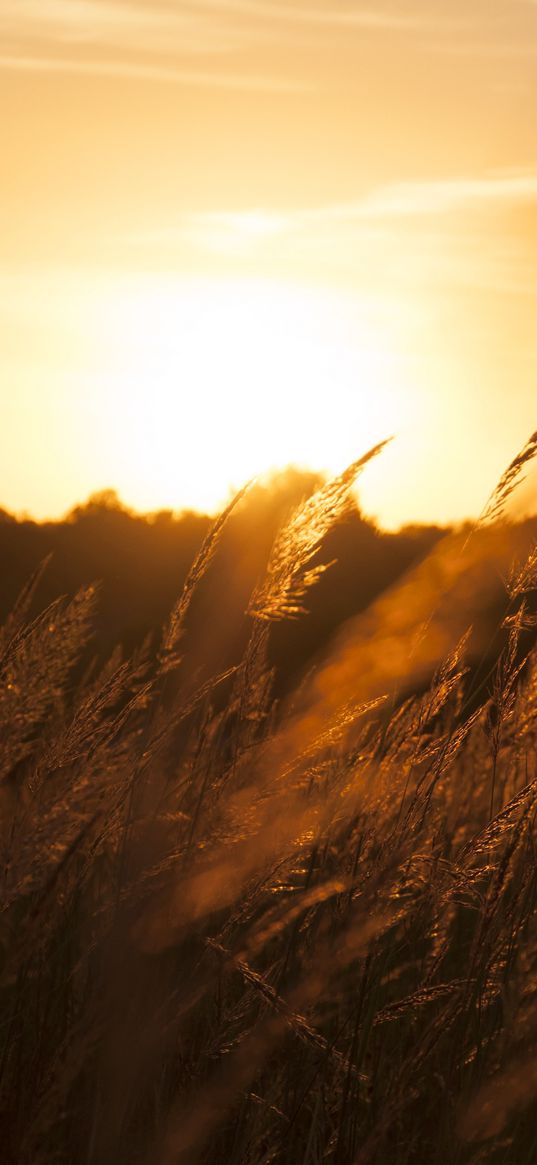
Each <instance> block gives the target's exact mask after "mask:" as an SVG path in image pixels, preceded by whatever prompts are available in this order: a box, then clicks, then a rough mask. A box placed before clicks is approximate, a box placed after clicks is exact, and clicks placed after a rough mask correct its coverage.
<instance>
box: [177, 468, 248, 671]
mask: <svg viewBox="0 0 537 1165" xmlns="http://www.w3.org/2000/svg"><path fill="white" fill-rule="evenodd" d="M251 485H252V481H249V482H247V483H246V485H244V486H243V487H242V489H240V490H239V491H238V493H236V494H235V496H234V497H233V498H232V499H231V501H230V503H229V505H228V506H226V508H225V510H223V511H222V513H221V514H219V516H218V518H217V519H216V521H215V522H213V525H212V526H211V529H210V530H209V533H208V534H207V537H206V538H205V540H204V542H203V544H202V546H201V549H200V551H199V553H198V554H197V555H196V558H195V559H194V562H193V564H192V566H191V568H190V570H189V572H188V575H187V577H186V580H185V584H184V586H183V589H182V591H181V594H180V596H179V599H178V601H177V603H176V604H175V607H174V608H173V611H172V613H171V615H170V618H169V620H168V625H167V627H166V628H165V631H164V636H163V642H162V651H161V666H162V671H163V672H168V671H171V670H172V669H173V668H174V667H176V666H177V664H178V663H179V662H180V657H179V656H178V654H177V648H178V646H179V642H180V640H181V638H182V636H183V633H184V627H185V619H186V616H187V613H188V609H189V607H190V603H191V601H192V595H193V593H194V591H195V589H196V587H197V585H198V583H199V582H200V581H201V579H202V578H203V576H204V574H205V572H206V571H207V569H208V567H209V566H210V564H211V562H212V559H213V557H214V554H215V552H216V548H217V546H218V541H219V539H220V535H221V533H222V530H223V529H224V526H225V525H226V523H227V521H228V519H229V517H230V515H231V514H232V513H233V510H234V509H235V507H236V506H237V505H238V504H239V502H240V501H241V500H242V498H243V497H244V496H245V494H246V493H247V492H248V490H249V489H250V488H251Z"/></svg>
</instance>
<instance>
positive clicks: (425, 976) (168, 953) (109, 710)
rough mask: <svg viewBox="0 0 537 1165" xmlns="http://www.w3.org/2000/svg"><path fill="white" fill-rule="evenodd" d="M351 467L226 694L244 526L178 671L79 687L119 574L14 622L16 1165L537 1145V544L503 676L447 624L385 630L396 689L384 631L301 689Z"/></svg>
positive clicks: (10, 928)
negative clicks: (104, 585) (281, 698)
mask: <svg viewBox="0 0 537 1165" xmlns="http://www.w3.org/2000/svg"><path fill="white" fill-rule="evenodd" d="M528 448H529V447H528ZM364 460H365V459H364ZM522 463H524V459H523V462H522ZM513 464H515V463H513ZM358 468H360V463H357V465H356V467H354V470H355V471H356V470H357V469H358ZM353 478H354V473H351V474H350V475H349V474H348V475H343V476H342V478H340V479H338V480H337V481H336V482H335V483H331V485H330V487H326V488H325V489H324V490H323V491H321V492H320V493H319V494H318V495H317V496H316V498H315V499H314V500H313V501H312V500H311V499H310V501H309V502H308V503H306V506H305V507H304V509H303V510H302V511H301V512H300V513H298V514H297V515H295V516H294V518H293V519H292V520H291V522H290V523H289V525H288V527H287V528H286V530H285V531H284V532H283V533H282V535H281V536H280V538H279V540H278V542H277V545H276V547H275V552H274V555H273V558H272V561H271V563H270V564H269V568H268V572H267V577H266V579H265V580H264V581H262V582H260V584H259V587H258V588H257V590H256V593H255V594H254V595H253V596H252V601H251V607H250V611H251V626H252V631H251V638H250V642H249V646H248V649H247V651H246V654H245V657H244V659H243V660H242V662H241V663H240V664H239V665H238V666H237V667H236V668H235V669H233V670H232V671H231V672H226V673H225V674H223V675H218V674H216V675H215V676H214V677H213V679H211V680H210V681H209V682H205V681H204V682H202V683H200V684H196V681H195V659H194V660H192V659H191V658H190V659H189V658H188V657H189V652H191V651H192V650H194V648H193V647H192V645H191V644H190V642H189V635H188V609H189V604H190V599H191V596H192V594H193V593H194V591H195V588H196V585H197V582H198V580H199V578H200V577H201V576H202V575H203V573H204V572H205V571H206V570H207V569H210V566H211V560H212V556H213V550H214V545H215V538H217V537H218V536H219V533H220V530H221V528H222V526H223V524H224V522H225V518H224V519H223V520H222V521H221V522H220V523H219V524H218V525H217V527H216V529H215V531H214V532H213V535H212V536H210V537H209V539H208V541H207V543H206V544H205V546H204V548H203V549H202V551H201V553H200V556H199V558H198V560H197V562H196V563H195V564H194V567H193V569H192V572H191V574H190V576H189V579H188V580H187V584H186V587H185V590H184V592H183V594H182V596H181V597H180V598H179V600H178V603H177V605H176V608H175V610H174V612H173V613H172V616H171V618H170V621H169V623H168V625H167V627H166V628H165V630H164V633H163V638H162V646H161V650H160V654H159V656H158V658H155V657H154V655H153V654H151V653H150V652H143V651H142V652H140V653H139V654H138V655H137V656H136V657H135V658H134V659H133V660H131V661H129V662H126V663H125V662H123V661H122V660H121V659H120V658H119V657H117V658H115V657H114V658H112V659H111V660H110V662H109V664H108V665H107V666H106V667H105V668H104V670H102V671H101V673H100V674H97V675H96V674H94V673H93V672H91V671H86V673H85V674H84V675H83V676H82V677H81V678H80V668H78V670H77V666H76V665H77V661H78V660H79V659H80V657H81V655H82V654H83V652H84V651H85V649H86V646H87V643H88V640H89V637H90V635H91V623H92V615H93V612H94V608H95V604H96V602H97V601H98V595H97V594H96V592H95V589H94V588H92V587H89V588H87V589H86V590H84V591H83V592H82V593H80V594H79V595H78V596H76V598H75V599H74V600H72V601H70V602H67V601H63V600H59V601H58V602H57V603H56V604H54V605H53V607H51V608H49V609H48V610H47V611H46V612H45V613H44V614H43V615H41V616H40V617H39V618H38V619H37V620H34V621H33V622H29V621H28V609H29V605H30V602H31V599H32V585H30V587H29V588H28V590H27V592H26V593H25V594H24V595H23V596H21V600H20V602H19V604H18V606H17V608H16V609H15V611H14V612H13V614H12V616H11V618H10V619H9V620H8V622H7V624H6V626H5V627H4V629H3V632H2V638H1V640H0V653H1V668H2V672H1V687H0V722H1V732H2V740H1V761H0V767H1V774H0V775H1V777H2V781H3V784H2V868H3V901H2V929H1V941H2V969H1V981H0V1007H1V1013H0V1019H1V1029H0V1030H1V1041H0V1057H1V1058H0V1089H1V1092H0V1096H1V1113H0V1118H1V1119H0V1126H1V1130H2V1131H1V1148H0V1159H1V1160H2V1162H3V1163H4V1165H41V1163H43V1165H44V1163H49V1162H50V1163H51V1165H52V1163H53V1162H54V1163H59V1165H82V1163H87V1165H116V1163H117V1165H123V1163H125V1165H127V1163H129V1165H130V1163H140V1165H172V1163H177V1165H190V1163H194V1162H205V1163H207V1165H220V1163H224V1165H225V1163H229V1165H269V1163H270V1162H274V1163H281V1165H283V1163H285V1165H320V1163H321V1162H330V1163H331V1165H366V1163H370V1165H373V1163H376V1165H380V1163H382V1165H384V1163H388V1162H389V1163H390V1165H411V1163H412V1165H418V1163H421V1162H423V1163H424V1165H425V1163H429V1162H431V1163H437V1165H463V1163H464V1165H467V1163H468V1165H469V1163H470V1162H471V1163H475V1165H477V1163H478V1162H489V1163H491V1165H492V1163H498V1165H500V1163H502V1165H503V1163H506V1165H532V1163H533V1162H534V1161H535V1160H536V1159H537V1122H536V1117H537V1104H536V1096H537V924H536V918H535V902H536V894H537V877H536V863H535V856H536V852H535V846H536V821H535V811H536V806H537V767H536V760H535V755H536V753H535V746H536V738H537V723H536V718H535V712H536V708H537V668H536V661H535V657H534V656H533V655H531V654H528V652H527V650H526V648H525V645H526V643H527V641H528V640H529V638H530V637H531V634H532V633H533V625H534V617H533V615H532V614H531V601H532V596H534V592H535V589H536V586H537V556H536V554H535V553H533V554H531V553H530V555H529V558H527V560H526V562H525V563H524V564H523V565H522V566H519V567H518V569H517V570H516V571H515V572H513V574H512V575H511V577H510V579H509V581H508V583H507V590H508V595H507V605H506V612H507V613H506V615H505V617H504V618H503V630H502V634H503V647H502V649H501V652H500V654H499V656H498V660H497V664H496V667H495V670H494V672H493V673H492V674H491V675H490V676H488V677H487V678H486V680H485V682H483V679H482V677H481V678H480V681H479V684H476V682H475V679H473V678H472V675H471V674H469V673H468V670H467V666H466V659H467V657H468V653H469V652H470V651H471V648H470V643H471V640H470V638H469V636H468V635H462V637H461V636H460V635H458V636H457V637H456V638H455V640H454V641H453V642H452V643H451V645H450V646H449V650H447V651H445V650H442V649H443V648H444V647H445V637H440V639H439V637H438V626H437V623H436V622H435V619H434V611H430V612H429V618H428V620H425V622H424V623H422V624H421V625H420V626H415V627H414V628H413V638H412V639H411V638H410V637H409V628H408V625H407V624H408V619H407V624H405V639H404V642H399V641H398V643H397V644H395V632H393V631H392V632H391V638H388V637H387V635H386V631H384V634H383V635H382V636H381V635H379V639H378V648H377V650H378V653H379V655H380V653H382V654H383V659H382V661H380V660H379V668H378V669H377V673H375V674H376V675H377V679H378V675H379V674H380V675H382V677H383V680H386V679H387V678H389V677H390V675H391V674H392V670H393V677H394V678H393V682H392V683H388V684H387V685H386V687H385V691H384V692H383V691H380V692H379V691H378V690H377V688H376V687H375V685H374V684H373V683H371V684H369V687H368V683H369V681H368V682H367V683H366V679H367V677H370V678H371V676H372V670H371V658H372V651H373V647H372V644H373V646H374V643H375V640H374V636H373V637H372V635H371V629H370V628H369V632H368V642H367V653H366V655H365V656H364V654H363V653H362V655H360V652H359V651H357V652H355V653H354V656H353V657H352V658H353V659H354V660H355V664H356V675H355V679H353V673H352V670H351V673H349V663H348V659H347V657H345V658H346V659H347V662H346V664H345V670H344V678H341V688H340V687H339V686H338V683H337V682H336V681H337V677H338V676H340V677H342V676H343V672H342V669H341V667H340V670H339V671H338V670H337V668H334V666H333V661H332V662H331V661H326V662H325V664H323V665H322V667H321V666H320V668H319V674H318V675H317V676H315V677H314V680H313V681H311V680H310V684H309V687H308V686H306V688H305V689H304V692H303V693H302V695H301V696H300V697H299V698H297V699H296V700H295V703H294V705H293V706H292V707H291V706H290V705H289V706H285V707H278V706H276V704H275V701H274V699H273V695H272V674H271V669H270V666H269V663H268V659H269V654H268V646H269V637H270V621H271V620H272V619H275V618H277V619H285V618H287V617H289V616H292V617H294V616H299V615H300V607H301V606H302V604H303V602H304V600H305V597H306V595H307V591H308V588H309V587H310V586H311V585H313V584H314V583H315V581H316V578H317V577H318V574H319V570H318V567H317V566H316V559H315V554H316V549H317V547H318V545H319V540H320V539H321V538H322V536H323V535H324V533H325V532H326V530H327V529H329V527H330V522H331V520H335V517H340V516H341V513H342V509H344V506H345V504H346V501H345V499H346V497H347V494H348V489H349V487H350V484H352V480H353ZM510 486H511V480H510V479H508V480H507V484H506V479H505V478H504V479H502V483H500V487H501V489H503V491H504V494H505V490H506V489H508V488H510ZM503 500H504V498H503V495H501V493H498V494H497V495H496V499H495V500H494V499H493V502H492V508H491V506H489V511H488V515H486V518H487V520H488V519H489V518H490V519H491V520H492V522H493V524H494V526H495V528H496V524H497V523H498V522H500V520H501V505H500V509H498V507H497V505H496V503H502V504H503ZM480 536H481V534H480V531H479V530H478V531H477V532H476V534H475V538H477V539H479V537H480ZM465 551H466V547H465V546H464V545H463V547H462V549H461V548H460V547H459V549H458V550H457V551H455V549H454V550H453V554H455V553H456V554H458V555H460V556H461V563H460V564H459V566H458V567H457V572H458V574H461V572H464V553H465ZM450 553H451V552H450ZM364 569H366V567H364ZM405 595H407V591H406V590H403V591H402V592H401V602H402V601H403V597H404V596H405ZM397 602H398V596H397V594H396V595H395V596H394V597H393V599H392V609H393V607H394V606H395V607H396V605H397ZM442 602H443V599H442V595H439V596H438V609H441V607H442ZM464 616H465V613H464V611H463V612H462V618H464ZM218 618H219V615H218V609H215V611H214V621H215V629H216V628H217V626H218ZM398 626H400V627H401V626H402V624H398ZM422 643H429V644H430V645H431V650H430V651H429V653H428V654H427V653H426V654H425V655H424V654H423V651H421V648H420V647H419V645H420V644H422ZM394 644H395V646H394ZM396 646H397V647H398V651H396V649H395V648H396ZM401 651H404V653H405V657H406V659H407V661H408V676H409V677H410V678H412V676H414V677H415V676H416V675H419V679H420V683H419V692H418V694H416V695H413V696H411V697H410V698H406V699H404V700H403V699H402V698H400V697H399V696H398V691H397V690H395V687H394V685H395V681H397V689H398V690H400V688H401V678H402V673H401V662H400V657H401ZM420 651H421V654H420ZM435 652H436V654H437V655H438V659H437V661H436V666H435V667H434V668H433V669H429V677H428V682H427V683H424V679H423V675H424V672H423V668H422V669H421V670H419V669H418V671H416V667H415V663H416V660H419V659H421V660H422V662H423V661H425V662H426V664H430V662H431V661H432V660H433V659H434V658H435ZM390 653H391V654H390ZM364 658H365V659H367V671H366V670H364V668H362V670H360V669H361V664H360V660H363V659H364ZM392 659H393V669H392ZM187 661H188V666H185V663H186V662H187ZM380 662H382V667H380ZM75 676H77V677H78V678H77V680H76V683H75V681H74V677H75ZM364 676H365V677H366V679H364ZM323 677H324V679H323ZM338 682H339V681H338ZM323 683H324V686H323ZM334 684H336V688H335V689H334ZM329 685H331V687H329ZM377 687H378V684H377ZM384 696H385V697H386V698H383V697H384Z"/></svg>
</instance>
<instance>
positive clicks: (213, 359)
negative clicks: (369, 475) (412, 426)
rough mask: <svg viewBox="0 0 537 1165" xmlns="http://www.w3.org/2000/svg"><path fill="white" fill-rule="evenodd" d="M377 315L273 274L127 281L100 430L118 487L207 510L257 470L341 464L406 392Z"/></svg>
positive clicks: (398, 407)
mask: <svg viewBox="0 0 537 1165" xmlns="http://www.w3.org/2000/svg"><path fill="white" fill-rule="evenodd" d="M374 317H375V313H374V310H373V309H372V308H371V307H370V306H368V305H367V304H365V303H363V302H362V303H361V302H359V303H358V304H357V302H356V301H352V300H349V301H345V299H344V298H342V297H341V296H338V297H335V296H334V297H331V296H330V295H329V294H328V293H322V294H321V293H316V292H312V291H311V290H306V289H302V288H298V287H291V286H285V285H283V284H271V283H268V282H255V281H235V282H232V281H226V282H221V283H218V282H213V281H211V282H209V281H200V280H196V281H191V282H189V283H187V282H186V281H185V282H184V283H177V281H172V280H170V281H169V282H166V280H162V279H160V280H159V281H158V283H155V285H154V286H152V288H151V290H150V291H148V289H147V288H145V289H144V290H143V291H138V292H136V291H132V290H131V291H128V292H127V293H126V294H125V295H124V296H122V297H121V299H120V302H119V304H118V303H117V302H116V303H115V305H112V306H111V307H110V308H109V314H108V334H109V339H108V343H109V347H110V352H109V357H108V360H109V376H108V387H107V397H108V399H107V408H108V417H109V421H110V424H109V426H108V428H107V432H106V434H104V438H105V443H106V441H107V440H112V441H113V442H114V446H115V449H114V461H115V464H116V475H115V476H116V480H118V485H119V488H120V489H121V492H122V494H123V495H124V496H125V498H126V500H128V501H129V502H131V503H132V504H134V505H136V506H140V507H143V508H147V507H149V508H154V507H157V506H163V505H169V506H171V507H177V506H179V505H191V506H194V507H200V508H204V509H210V510H214V509H215V508H216V507H218V506H219V505H220V504H221V503H222V502H223V501H224V500H225V499H226V497H227V496H228V495H229V492H230V490H232V489H233V488H236V487H238V486H240V485H241V484H242V483H243V482H244V481H245V480H247V479H248V478H250V477H252V476H256V475H259V474H264V473H266V472H268V471H270V470H272V469H274V468H278V467H284V466H286V465H288V464H294V465H300V466H306V467H310V468H313V469H320V470H327V471H330V472H333V471H338V470H340V469H342V468H343V467H344V466H345V465H346V464H347V463H348V462H349V461H351V460H353V459H354V458H355V457H356V456H357V455H359V454H360V453H361V452H363V451H365V449H367V448H368V447H369V446H370V445H372V444H373V443H375V442H376V441H378V440H380V439H382V438H383V437H385V436H387V435H388V433H387V426H388V427H389V428H390V431H393V428H394V426H398V425H400V424H401V422H402V415H401V414H402V408H403V404H404V401H405V396H406V394H405V392H404V391H402V383H401V376H402V371H401V367H400V366H399V365H398V359H397V356H396V353H395V351H394V350H393V349H391V348H390V345H389V343H388V342H387V337H386V334H381V332H380V330H379V323H378V320H375V318H374ZM96 407H97V409H99V408H101V407H102V405H100V404H98V403H97V406H96ZM118 431H120V432H121V434H122V439H121V443H120V444H119V443H118V442H117V440H116V439H115V437H114V434H117V432H118ZM102 436H103V435H101V438H102ZM101 443H102V440H101ZM118 450H119V452H118ZM105 453H106V451H105V450H104V449H103V455H104V456H105ZM105 460H108V458H107V457H106V456H105Z"/></svg>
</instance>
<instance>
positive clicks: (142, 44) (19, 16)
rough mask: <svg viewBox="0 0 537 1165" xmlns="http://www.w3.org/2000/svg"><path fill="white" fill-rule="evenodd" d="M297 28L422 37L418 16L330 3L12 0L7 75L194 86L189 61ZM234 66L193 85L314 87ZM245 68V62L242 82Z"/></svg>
mask: <svg viewBox="0 0 537 1165" xmlns="http://www.w3.org/2000/svg"><path fill="white" fill-rule="evenodd" d="M421 19H422V18H421V17H420V22H421ZM293 26H295V27H296V30H297V35H298V34H299V35H300V37H301V38H303V37H304V36H305V35H306V32H307V30H310V31H311V32H312V34H313V35H317V36H319V35H322V31H321V30H322V29H323V28H328V27H331V28H336V29H337V28H339V29H341V30H342V31H343V32H344V31H345V30H349V31H350V30H352V29H356V30H360V29H362V30H368V29H369V30H378V31H379V32H382V31H386V30H390V29H392V30H395V29H412V28H414V27H415V26H416V17H415V16H414V15H413V14H412V13H405V12H401V11H400V10H398V11H391V10H390V9H389V8H386V9H384V8H379V9H377V8H375V6H373V5H370V6H368V5H367V4H366V5H361V4H353V5H348V4H345V3H341V2H339V3H334V4H329V3H327V2H326V0H324V2H319V3H317V4H311V3H309V0H306V2H304V3H301V2H300V0H294V3H290V4H288V3H287V2H286V0H175V2H174V0H152V2H150V0H3V3H2V4H0V39H1V41H2V45H3V56H2V60H1V67H3V68H4V69H8V68H9V69H12V70H19V71H21V70H23V71H27V72H30V71H35V72H54V71H56V72H59V73H75V72H78V73H85V74H87V75H95V76H115V77H131V78H133V77H137V78H139V79H141V80H158V81H163V80H167V81H174V82H177V81H180V82H181V83H185V84H189V83H190V80H189V75H188V71H185V69H184V65H185V64H186V65H188V58H191V57H195V56H199V57H205V56H207V55H214V54H217V55H220V56H222V57H224V56H226V55H227V56H228V57H231V56H232V54H233V53H244V50H245V49H247V48H251V47H252V46H254V45H256V44H263V43H265V44H266V43H273V42H277V41H279V40H282V39H283V40H286V41H289V40H290V38H291V40H292V37H293V33H292V27H293ZM110 58H113V59H110ZM227 64H228V62H227V61H226V68H224V69H222V70H221V71H220V74H213V73H212V71H211V72H209V71H208V70H205V69H203V68H202V69H201V70H199V71H197V72H195V73H193V74H192V79H191V83H192V84H194V85H196V84H205V83H206V84H208V85H211V86H218V85H220V84H224V85H226V86H227V87H233V88H236V87H241V88H248V89H251V88H257V89H261V90H269V91H279V90H282V91H284V92H289V91H291V90H293V89H297V88H304V86H303V85H298V84H294V83H293V81H288V80H287V79H286V78H283V79H282V80H279V79H278V77H277V76H276V77H275V78H272V77H271V78H265V77H260V78H257V77H256V78H254V80H253V81H252V79H251V78H249V77H248V76H247V75H246V76H245V77H244V80H242V78H239V77H238V75H237V67H236V65H235V66H234V65H233V63H232V62H231V61H229V70H230V75H228V74H227ZM242 68H243V64H242V61H241V64H240V70H241V74H242ZM275 71H276V74H277V73H278V69H277V68H276V70H275ZM246 72H247V70H246V69H245V73H246ZM253 72H257V70H255V69H254V70H253ZM224 74H225V75H224ZM305 87H306V88H311V83H310V84H309V85H306V86H305Z"/></svg>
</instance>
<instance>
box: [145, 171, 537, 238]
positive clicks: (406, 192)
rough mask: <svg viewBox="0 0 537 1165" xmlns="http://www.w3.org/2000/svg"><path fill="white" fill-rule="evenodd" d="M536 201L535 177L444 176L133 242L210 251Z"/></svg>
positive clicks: (216, 214) (248, 213)
mask: <svg viewBox="0 0 537 1165" xmlns="http://www.w3.org/2000/svg"><path fill="white" fill-rule="evenodd" d="M535 201H537V173H533V172H531V171H529V172H524V173H516V174H512V173H507V174H505V173H504V174H495V175H488V176H483V177H458V178H447V179H443V180H439V181H421V182H399V183H393V184H388V185H385V186H381V187H379V188H377V189H375V190H372V191H370V192H369V193H368V194H366V195H364V196H363V197H362V198H361V199H359V200H357V201H355V202H348V203H334V204H331V205H327V206H319V207H306V208H302V209H298V210H283V211H281V212H277V213H276V212H274V211H270V210H268V209H265V208H260V207H256V208H253V209H248V210H244V211H207V212H202V213H190V214H189V213H187V214H184V215H182V216H181V218H180V220H179V221H178V222H177V223H176V224H175V225H174V226H172V227H170V228H169V229H167V228H166V227H164V228H161V229H159V230H158V231H154V232H147V233H144V234H143V235H139V236H136V239H135V240H133V241H138V242H141V243H144V242H145V243H147V242H149V243H154V242H158V241H162V242H164V241H166V240H171V239H173V237H175V239H183V240H187V239H188V240H190V241H193V242H195V243H198V244H200V245H203V244H204V243H206V244H207V245H208V246H209V247H211V246H212V245H213V243H214V242H215V241H217V243H218V248H219V247H220V244H223V242H224V240H226V239H228V240H229V241H231V242H233V241H236V242H239V241H241V242H244V243H251V244H252V245H254V244H257V243H258V242H260V241H262V240H263V239H265V238H273V237H274V236H276V235H286V234H300V233H301V232H304V231H307V230H308V229H309V228H317V227H323V226H324V227H337V226H343V227H344V226H345V225H348V226H351V225H352V224H354V223H358V224H360V223H364V224H366V223H368V222H375V221H378V222H379V223H380V224H382V222H383V221H387V220H392V219H398V218H413V217H418V218H422V217H436V216H443V215H451V214H457V213H459V212H466V213H468V212H472V211H483V210H486V209H492V210H493V209H501V208H502V207H508V206H515V205H520V204H524V203H530V204H531V203H533V202H535Z"/></svg>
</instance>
